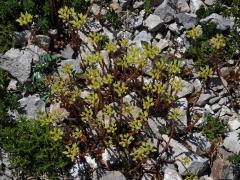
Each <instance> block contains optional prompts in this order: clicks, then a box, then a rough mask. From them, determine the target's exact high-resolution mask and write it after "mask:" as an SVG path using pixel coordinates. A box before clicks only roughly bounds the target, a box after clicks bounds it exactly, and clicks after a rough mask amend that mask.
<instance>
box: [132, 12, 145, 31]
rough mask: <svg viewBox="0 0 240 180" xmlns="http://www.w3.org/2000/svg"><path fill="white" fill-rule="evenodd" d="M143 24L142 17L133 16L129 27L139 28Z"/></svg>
mask: <svg viewBox="0 0 240 180" xmlns="http://www.w3.org/2000/svg"><path fill="white" fill-rule="evenodd" d="M142 24H143V16H141V15H139V16H135V17H134V18H133V19H131V26H132V27H133V28H135V29H137V28H139V27H140V26H142Z"/></svg>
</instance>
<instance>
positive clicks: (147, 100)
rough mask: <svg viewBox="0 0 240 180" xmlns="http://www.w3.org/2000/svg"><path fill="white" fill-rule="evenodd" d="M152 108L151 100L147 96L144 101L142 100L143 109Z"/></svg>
mask: <svg viewBox="0 0 240 180" xmlns="http://www.w3.org/2000/svg"><path fill="white" fill-rule="evenodd" d="M152 106H154V103H153V98H150V97H149V96H147V97H146V99H144V100H143V109H145V110H149V108H150V107H152Z"/></svg>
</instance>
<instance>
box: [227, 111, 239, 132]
mask: <svg viewBox="0 0 240 180" xmlns="http://www.w3.org/2000/svg"><path fill="white" fill-rule="evenodd" d="M228 126H229V128H230V130H231V131H234V130H237V129H238V128H239V127H240V115H238V114H234V115H233V116H232V117H230V118H229V120H228Z"/></svg>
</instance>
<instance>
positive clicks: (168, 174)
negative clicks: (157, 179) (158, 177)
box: [163, 168, 182, 180]
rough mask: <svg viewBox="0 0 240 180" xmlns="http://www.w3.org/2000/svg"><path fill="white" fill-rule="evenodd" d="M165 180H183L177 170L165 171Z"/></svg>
mask: <svg viewBox="0 0 240 180" xmlns="http://www.w3.org/2000/svg"><path fill="white" fill-rule="evenodd" d="M163 180H182V177H181V176H180V175H179V174H178V172H177V171H176V170H175V169H172V168H166V169H165V171H164V178H163Z"/></svg>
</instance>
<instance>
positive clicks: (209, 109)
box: [204, 104, 214, 114]
mask: <svg viewBox="0 0 240 180" xmlns="http://www.w3.org/2000/svg"><path fill="white" fill-rule="evenodd" d="M204 109H205V110H206V113H210V114H214V111H213V110H212V108H211V106H210V105H209V104H206V105H205V106H204Z"/></svg>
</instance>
